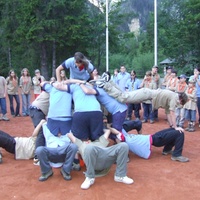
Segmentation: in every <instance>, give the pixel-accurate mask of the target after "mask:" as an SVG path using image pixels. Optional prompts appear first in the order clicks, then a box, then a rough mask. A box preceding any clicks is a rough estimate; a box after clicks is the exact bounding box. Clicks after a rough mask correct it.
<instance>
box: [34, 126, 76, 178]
mask: <svg viewBox="0 0 200 200" xmlns="http://www.w3.org/2000/svg"><path fill="white" fill-rule="evenodd" d="M43 133H44V136H45V140H46V146H40V147H37V149H36V155H37V157H38V159H39V161H40V169H41V174H42V175H41V176H40V177H39V181H46V180H47V179H48V178H49V177H51V176H52V175H53V171H52V167H56V168H57V167H61V170H60V173H61V174H62V176H63V178H64V179H65V180H67V181H69V180H71V179H72V178H71V175H70V172H71V170H72V165H73V161H74V157H75V154H76V153H77V151H78V148H77V146H76V145H75V144H73V143H71V142H70V140H69V138H68V137H67V136H66V135H58V136H54V135H53V134H52V133H51V132H50V131H49V129H48V128H47V124H46V123H45V124H43Z"/></svg>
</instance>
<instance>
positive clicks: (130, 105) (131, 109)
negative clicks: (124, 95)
mask: <svg viewBox="0 0 200 200" xmlns="http://www.w3.org/2000/svg"><path fill="white" fill-rule="evenodd" d="M132 113H133V104H132V103H129V104H128V111H127V119H128V120H131V119H132Z"/></svg>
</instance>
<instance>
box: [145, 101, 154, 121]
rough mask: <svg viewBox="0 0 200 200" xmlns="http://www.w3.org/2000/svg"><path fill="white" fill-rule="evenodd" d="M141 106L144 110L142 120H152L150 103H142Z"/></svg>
mask: <svg viewBox="0 0 200 200" xmlns="http://www.w3.org/2000/svg"><path fill="white" fill-rule="evenodd" d="M142 106H143V110H144V113H143V118H144V120H146V121H147V120H148V119H150V120H154V113H153V111H152V104H147V103H142Z"/></svg>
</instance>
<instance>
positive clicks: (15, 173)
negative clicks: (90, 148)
mask: <svg viewBox="0 0 200 200" xmlns="http://www.w3.org/2000/svg"><path fill="white" fill-rule="evenodd" d="M8 104H9V102H8V101H7V106H8ZM9 113H10V111H9V109H8V116H9V117H10V121H9V122H5V121H0V130H3V131H5V132H7V133H9V134H11V135H13V136H30V135H31V134H32V131H33V125H32V122H31V119H30V118H29V117H16V118H12V117H11V116H10V114H9ZM164 128H168V124H167V122H166V120H165V114H164V111H163V110H162V109H160V110H159V122H156V123H154V124H149V123H145V124H143V134H153V133H155V132H156V131H159V130H161V129H164ZM131 133H136V132H134V131H132V132H131ZM199 143H200V128H199V127H198V126H197V125H196V132H194V133H189V132H185V145H184V150H183V155H184V156H186V157H189V159H190V162H188V163H180V162H176V161H172V160H171V159H170V156H163V155H162V154H161V152H162V148H156V147H153V150H152V155H151V157H150V159H149V160H145V159H142V158H139V157H138V156H136V155H134V154H133V153H130V154H129V157H130V162H129V163H128V176H129V177H131V178H133V179H134V181H135V182H134V184H132V185H125V184H122V183H117V182H115V181H114V180H113V178H114V172H115V167H116V166H115V165H113V166H112V168H111V171H110V172H109V174H108V175H107V176H105V177H100V178H96V181H95V184H94V185H93V186H92V187H91V188H90V189H88V190H82V189H81V188H80V185H81V183H82V182H83V181H84V179H85V177H84V174H83V172H84V171H85V168H82V169H81V171H80V172H75V171H72V180H71V181H65V180H64V179H63V177H62V176H61V174H60V169H53V171H54V175H53V176H52V177H51V178H49V180H47V181H45V182H39V181H38V177H39V176H40V167H38V166H34V165H33V161H32V160H14V156H13V155H12V154H10V153H8V152H6V151H5V150H3V149H2V153H3V163H2V164H1V165H0V199H1V200H26V199H28V200H30V199H31V200H50V199H59V200H64V199H65V200H66V199H73V200H80V199H81V200H85V199H86V200H87V199H92V200H93V199H94V200H110V199H117V200H118V199H120V200H124V199H138V200H146V199H148V200H155V199H157V200H168V199H170V200H177V199H180V200H186V199H187V200H188V199H191V200H197V199H200V156H199V153H200V145H199Z"/></svg>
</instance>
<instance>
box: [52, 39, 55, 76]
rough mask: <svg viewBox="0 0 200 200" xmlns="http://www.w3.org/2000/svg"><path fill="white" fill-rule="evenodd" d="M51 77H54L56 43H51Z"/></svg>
mask: <svg viewBox="0 0 200 200" xmlns="http://www.w3.org/2000/svg"><path fill="white" fill-rule="evenodd" d="M52 77H56V41H55V40H54V41H53V47H52Z"/></svg>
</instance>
